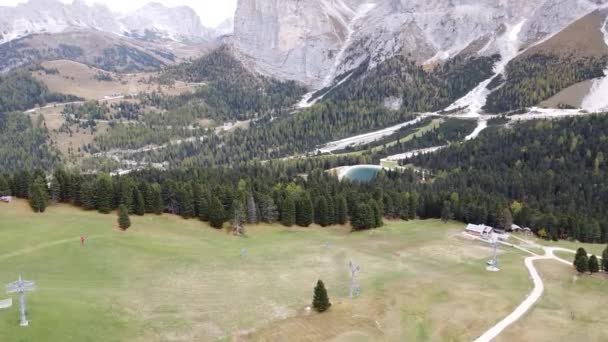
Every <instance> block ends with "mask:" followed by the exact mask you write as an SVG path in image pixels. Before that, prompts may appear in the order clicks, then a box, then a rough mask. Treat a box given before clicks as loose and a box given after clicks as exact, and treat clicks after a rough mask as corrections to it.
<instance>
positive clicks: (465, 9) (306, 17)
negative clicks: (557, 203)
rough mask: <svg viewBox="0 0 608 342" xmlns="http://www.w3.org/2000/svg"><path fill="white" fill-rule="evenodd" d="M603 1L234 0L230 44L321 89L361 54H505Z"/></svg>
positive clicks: (261, 65)
mask: <svg viewBox="0 0 608 342" xmlns="http://www.w3.org/2000/svg"><path fill="white" fill-rule="evenodd" d="M607 2H608V1H607V0H501V1H496V0H476V1H471V0H450V1H447V0H413V1H412V0H385V1H380V0H310V1H306V2H303V1H300V0H239V3H238V9H237V13H236V17H235V33H234V45H235V47H236V50H237V51H238V55H239V57H240V58H241V59H242V60H243V61H245V62H246V63H248V64H249V65H250V66H251V67H252V68H254V69H256V70H258V71H259V72H262V73H265V74H269V75H271V76H275V77H278V78H282V79H292V80H297V81H299V82H302V83H304V84H306V85H308V86H310V87H312V88H323V87H325V86H327V85H328V83H329V84H330V83H331V80H333V79H334V78H335V77H336V76H337V75H341V74H343V73H345V72H347V71H350V70H353V69H354V68H356V67H357V66H359V65H360V64H361V63H362V62H364V61H367V60H368V59H369V61H370V63H369V67H370V68H373V67H374V66H375V65H377V64H378V63H380V62H382V61H384V60H386V59H388V58H391V57H393V56H395V55H404V56H407V57H408V58H411V59H412V60H414V61H416V62H417V63H419V64H425V63H427V64H432V63H436V62H441V61H443V60H446V59H449V58H452V57H454V56H457V55H459V54H469V55H475V54H478V55H484V56H490V55H493V54H496V53H500V54H501V55H503V54H505V52H508V53H509V54H512V51H511V50H512V46H513V44H512V42H513V41H517V46H518V47H520V48H524V47H527V46H530V45H532V44H535V43H537V42H540V41H542V40H544V39H546V38H548V37H550V36H551V35H553V34H555V33H557V32H559V31H560V30H561V29H563V28H564V27H566V26H567V25H569V24H570V23H572V22H573V21H575V20H576V19H578V18H580V17H582V16H584V15H586V14H588V13H590V12H592V11H593V10H594V9H597V8H598V7H600V6H603V5H605V4H606V3H607ZM514 28H515V29H514ZM514 32H515V39H512V38H513V37H511V36H510V35H513V33H514ZM510 57H512V56H510Z"/></svg>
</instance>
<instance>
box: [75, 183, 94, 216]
mask: <svg viewBox="0 0 608 342" xmlns="http://www.w3.org/2000/svg"><path fill="white" fill-rule="evenodd" d="M79 196H80V202H81V204H82V206H83V207H84V208H85V209H86V210H94V209H95V183H93V182H92V181H85V182H83V183H81V184H80V195H79Z"/></svg>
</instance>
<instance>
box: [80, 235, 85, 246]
mask: <svg viewBox="0 0 608 342" xmlns="http://www.w3.org/2000/svg"><path fill="white" fill-rule="evenodd" d="M84 242H85V239H84V236H81V237H80V244H81V245H82V247H84Z"/></svg>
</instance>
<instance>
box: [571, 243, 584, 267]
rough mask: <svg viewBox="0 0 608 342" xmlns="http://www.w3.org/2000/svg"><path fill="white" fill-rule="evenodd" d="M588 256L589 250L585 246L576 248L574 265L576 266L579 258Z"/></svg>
mask: <svg viewBox="0 0 608 342" xmlns="http://www.w3.org/2000/svg"><path fill="white" fill-rule="evenodd" d="M586 256H587V251H586V250H585V249H584V248H583V247H580V248H579V249H577V250H576V255H575V256H574V262H572V265H574V266H575V267H576V262H577V260H578V259H580V258H581V257H586Z"/></svg>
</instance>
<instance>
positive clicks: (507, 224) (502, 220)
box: [498, 208, 513, 231]
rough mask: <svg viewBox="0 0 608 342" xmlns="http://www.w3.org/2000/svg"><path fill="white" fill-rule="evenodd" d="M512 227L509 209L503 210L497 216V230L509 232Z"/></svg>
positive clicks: (511, 216) (511, 215)
mask: <svg viewBox="0 0 608 342" xmlns="http://www.w3.org/2000/svg"><path fill="white" fill-rule="evenodd" d="M512 225H513V214H511V210H510V209H509V208H504V209H502V210H501V211H500V213H499V216H498V228H500V229H502V230H505V231H507V230H511V226H512Z"/></svg>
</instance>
